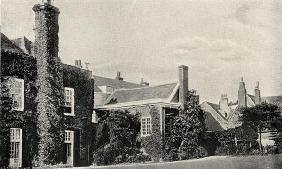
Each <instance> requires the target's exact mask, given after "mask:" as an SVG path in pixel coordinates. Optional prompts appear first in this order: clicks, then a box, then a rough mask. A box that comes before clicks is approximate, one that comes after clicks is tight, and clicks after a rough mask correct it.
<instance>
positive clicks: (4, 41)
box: [1, 33, 24, 54]
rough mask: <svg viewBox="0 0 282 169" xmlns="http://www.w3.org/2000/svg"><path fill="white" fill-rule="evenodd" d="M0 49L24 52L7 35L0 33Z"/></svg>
mask: <svg viewBox="0 0 282 169" xmlns="http://www.w3.org/2000/svg"><path fill="white" fill-rule="evenodd" d="M1 51H5V52H11V53H19V54H22V53H24V52H23V51H22V50H21V49H20V48H19V47H18V46H17V45H15V44H14V43H13V42H12V41H11V40H10V39H9V38H8V37H7V36H5V35H4V34H3V33H1Z"/></svg>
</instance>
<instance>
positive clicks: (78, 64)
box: [74, 60, 82, 68]
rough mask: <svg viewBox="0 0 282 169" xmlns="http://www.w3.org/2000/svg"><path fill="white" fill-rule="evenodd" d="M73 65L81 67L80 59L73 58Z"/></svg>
mask: <svg viewBox="0 0 282 169" xmlns="http://www.w3.org/2000/svg"><path fill="white" fill-rule="evenodd" d="M74 62H75V66H76V67H78V68H82V64H81V60H75V61H74Z"/></svg>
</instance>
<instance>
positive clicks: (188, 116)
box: [165, 91, 206, 160]
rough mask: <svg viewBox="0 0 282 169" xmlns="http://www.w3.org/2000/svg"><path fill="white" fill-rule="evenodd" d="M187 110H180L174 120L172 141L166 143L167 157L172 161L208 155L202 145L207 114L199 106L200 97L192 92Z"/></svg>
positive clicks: (189, 95)
mask: <svg viewBox="0 0 282 169" xmlns="http://www.w3.org/2000/svg"><path fill="white" fill-rule="evenodd" d="M187 100H188V101H187V103H186V107H187V109H186V110H180V112H179V114H178V115H177V116H176V117H175V118H174V119H173V124H172V130H171V136H170V139H169V140H168V141H167V142H166V146H165V147H166V155H169V156H171V155H173V156H174V157H168V159H172V160H178V159H180V160H185V159H191V158H199V157H202V156H204V155H206V153H205V152H203V151H205V150H204V149H203V148H202V147H201V145H200V142H201V138H202V137H203V135H204V133H205V131H206V127H205V112H204V111H203V110H202V109H201V108H200V106H199V104H198V97H197V96H196V95H195V93H194V92H193V91H190V92H189V94H188V97H187Z"/></svg>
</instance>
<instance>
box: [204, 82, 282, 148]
mask: <svg viewBox="0 0 282 169" xmlns="http://www.w3.org/2000/svg"><path fill="white" fill-rule="evenodd" d="M262 102H266V103H271V104H275V105H278V106H281V105H282V96H269V97H261V94H260V88H259V82H257V83H256V86H255V88H254V95H251V94H248V93H247V90H246V86H245V82H244V80H243V78H241V81H240V82H239V89H238V100H237V101H236V102H230V101H229V100H228V97H227V94H222V95H221V99H220V101H219V104H215V103H210V102H207V101H205V102H203V103H201V107H202V109H203V110H204V111H206V114H207V117H210V120H212V121H213V122H214V123H217V126H218V128H214V129H212V130H211V131H223V130H227V129H229V128H235V127H238V126H241V124H242V123H241V122H240V121H239V116H240V111H239V109H240V108H242V107H253V106H255V105H257V104H260V103H262ZM269 135H271V136H269ZM271 137H273V131H265V132H264V133H263V138H264V140H262V142H263V143H264V145H267V144H273V141H272V140H268V138H271Z"/></svg>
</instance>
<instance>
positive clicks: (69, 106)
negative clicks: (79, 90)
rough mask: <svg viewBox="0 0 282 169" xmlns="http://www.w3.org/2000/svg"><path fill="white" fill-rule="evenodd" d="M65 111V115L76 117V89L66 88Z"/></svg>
mask: <svg viewBox="0 0 282 169" xmlns="http://www.w3.org/2000/svg"><path fill="white" fill-rule="evenodd" d="M64 93H65V95H64V96H65V109H64V115H67V116H74V89H73V88H69V87H65V89H64Z"/></svg>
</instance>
